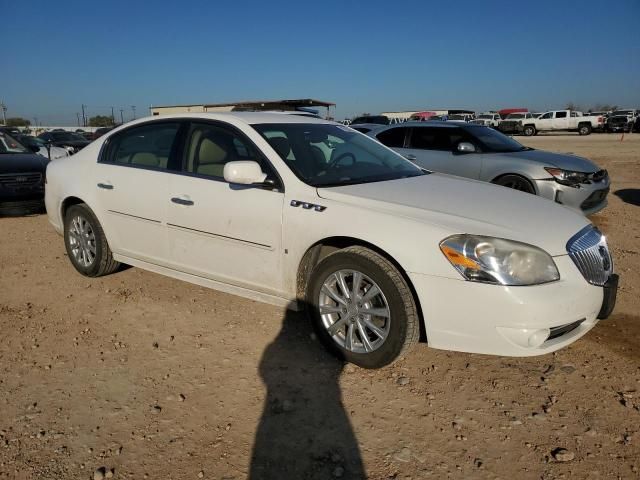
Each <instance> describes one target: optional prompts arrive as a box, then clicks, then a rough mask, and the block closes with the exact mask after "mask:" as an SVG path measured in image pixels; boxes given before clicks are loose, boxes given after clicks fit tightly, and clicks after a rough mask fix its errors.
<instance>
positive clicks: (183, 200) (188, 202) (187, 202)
mask: <svg viewBox="0 0 640 480" xmlns="http://www.w3.org/2000/svg"><path fill="white" fill-rule="evenodd" d="M171 201H172V202H173V203H177V204H178V205H187V206H190V205H193V200H187V199H186V198H180V197H173V198H172V199H171Z"/></svg>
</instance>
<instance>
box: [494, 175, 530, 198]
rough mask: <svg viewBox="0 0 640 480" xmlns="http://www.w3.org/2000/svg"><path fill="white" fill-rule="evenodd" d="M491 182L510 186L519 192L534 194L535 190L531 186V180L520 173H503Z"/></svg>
mask: <svg viewBox="0 0 640 480" xmlns="http://www.w3.org/2000/svg"><path fill="white" fill-rule="evenodd" d="M492 183H494V184H496V185H501V186H503V187H507V188H512V189H513V190H517V191H519V192H524V193H531V194H533V195H535V194H536V190H535V188H533V185H532V184H531V182H530V181H529V180H527V179H526V178H524V177H523V176H521V175H516V174H511V173H510V174H508V175H503V176H502V177H499V178H496V179H495V180H494V181H493V182H492Z"/></svg>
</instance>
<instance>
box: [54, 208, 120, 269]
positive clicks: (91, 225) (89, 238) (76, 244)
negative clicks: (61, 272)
mask: <svg viewBox="0 0 640 480" xmlns="http://www.w3.org/2000/svg"><path fill="white" fill-rule="evenodd" d="M64 244H65V247H66V249H67V255H68V256H69V260H71V264H72V265H73V266H74V267H75V269H76V270H77V271H78V272H80V273H81V274H82V275H85V276H87V277H100V276H102V275H107V274H109V273H113V272H115V271H116V270H117V269H118V267H119V266H120V263H118V262H117V261H115V260H114V259H113V255H112V254H111V249H110V248H109V244H108V243H107V237H106V236H105V234H104V232H103V230H102V227H101V226H100V222H98V219H97V218H96V216H95V214H94V213H93V212H92V211H91V209H90V208H89V207H88V206H87V205H85V204H78V205H72V206H71V207H69V209H68V210H67V212H66V214H65V219H64Z"/></svg>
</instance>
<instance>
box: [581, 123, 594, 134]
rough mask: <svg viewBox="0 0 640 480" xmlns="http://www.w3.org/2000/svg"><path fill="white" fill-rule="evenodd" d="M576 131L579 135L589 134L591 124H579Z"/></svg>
mask: <svg viewBox="0 0 640 480" xmlns="http://www.w3.org/2000/svg"><path fill="white" fill-rule="evenodd" d="M578 133H579V134H580V135H589V134H590V133H591V125H588V124H582V125H579V126H578Z"/></svg>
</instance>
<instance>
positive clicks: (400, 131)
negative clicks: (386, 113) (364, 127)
mask: <svg viewBox="0 0 640 480" xmlns="http://www.w3.org/2000/svg"><path fill="white" fill-rule="evenodd" d="M406 132H407V128H406V127H398V128H390V129H389V130H385V131H384V132H380V133H379V134H378V135H376V138H377V139H378V141H379V142H380V143H382V144H383V145H385V146H387V147H389V148H402V147H404V137H405V135H406Z"/></svg>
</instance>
